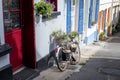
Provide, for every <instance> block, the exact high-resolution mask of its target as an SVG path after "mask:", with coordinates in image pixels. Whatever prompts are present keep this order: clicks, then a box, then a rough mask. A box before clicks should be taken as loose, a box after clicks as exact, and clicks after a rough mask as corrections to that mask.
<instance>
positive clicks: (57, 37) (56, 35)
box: [51, 30, 67, 44]
mask: <svg viewBox="0 0 120 80" xmlns="http://www.w3.org/2000/svg"><path fill="white" fill-rule="evenodd" d="M51 37H52V39H53V41H55V42H56V43H58V44H59V43H61V42H64V41H65V40H66V39H67V35H66V34H65V33H64V32H62V31H61V30H57V31H53V32H52V33H51Z"/></svg>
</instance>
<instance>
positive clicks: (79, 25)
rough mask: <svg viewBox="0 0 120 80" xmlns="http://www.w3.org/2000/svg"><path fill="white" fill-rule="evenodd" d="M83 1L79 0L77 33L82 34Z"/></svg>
mask: <svg viewBox="0 0 120 80" xmlns="http://www.w3.org/2000/svg"><path fill="white" fill-rule="evenodd" d="M83 12H84V0H79V18H78V33H79V34H82V33H83V14H84V13H83Z"/></svg>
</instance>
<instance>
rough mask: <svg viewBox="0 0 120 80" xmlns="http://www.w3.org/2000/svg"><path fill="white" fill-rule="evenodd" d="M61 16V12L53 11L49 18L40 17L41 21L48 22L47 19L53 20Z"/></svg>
mask: <svg viewBox="0 0 120 80" xmlns="http://www.w3.org/2000/svg"><path fill="white" fill-rule="evenodd" d="M59 15H61V12H60V11H55V12H53V13H52V14H51V16H50V17H48V16H42V20H43V21H44V20H49V19H53V18H57V16H59Z"/></svg>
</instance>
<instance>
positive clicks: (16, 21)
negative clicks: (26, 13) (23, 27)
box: [4, 12, 20, 32]
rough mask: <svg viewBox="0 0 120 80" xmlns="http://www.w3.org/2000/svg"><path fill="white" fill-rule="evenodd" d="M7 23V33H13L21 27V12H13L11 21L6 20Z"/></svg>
mask: <svg viewBox="0 0 120 80" xmlns="http://www.w3.org/2000/svg"><path fill="white" fill-rule="evenodd" d="M4 20H5V21H4V22H5V31H6V32H7V31H11V30H13V29H15V28H19V27H20V14H19V12H11V13H10V19H4Z"/></svg>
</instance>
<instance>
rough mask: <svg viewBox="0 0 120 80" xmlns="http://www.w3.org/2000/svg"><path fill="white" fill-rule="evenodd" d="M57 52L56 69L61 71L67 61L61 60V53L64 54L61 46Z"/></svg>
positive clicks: (65, 66)
mask: <svg viewBox="0 0 120 80" xmlns="http://www.w3.org/2000/svg"><path fill="white" fill-rule="evenodd" d="M58 54H59V59H58V60H56V63H57V66H58V69H59V70H60V71H61V72H63V71H65V70H66V68H67V66H68V63H67V61H66V60H63V55H62V54H64V53H63V49H62V48H61V49H60V50H59V52H58Z"/></svg>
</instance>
